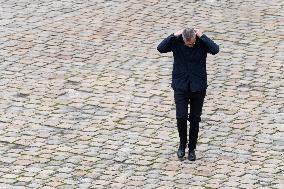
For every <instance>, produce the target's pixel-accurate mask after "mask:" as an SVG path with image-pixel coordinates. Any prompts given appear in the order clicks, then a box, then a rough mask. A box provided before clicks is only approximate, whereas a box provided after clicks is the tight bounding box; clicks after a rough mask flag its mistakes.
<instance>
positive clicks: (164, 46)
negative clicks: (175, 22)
mask: <svg viewBox="0 0 284 189" xmlns="http://www.w3.org/2000/svg"><path fill="white" fill-rule="evenodd" d="M175 39H176V37H175V36H174V34H173V33H172V34H171V35H169V36H168V37H167V38H165V39H164V40H163V41H162V42H161V43H160V44H159V45H158V47H157V50H158V51H159V52H160V53H167V52H171V51H172V50H173V41H174V40H175Z"/></svg>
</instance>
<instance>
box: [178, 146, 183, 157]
mask: <svg viewBox="0 0 284 189" xmlns="http://www.w3.org/2000/svg"><path fill="white" fill-rule="evenodd" d="M184 155H185V147H182V146H180V147H179V148H178V151H177V156H178V158H180V159H181V158H183V157H184Z"/></svg>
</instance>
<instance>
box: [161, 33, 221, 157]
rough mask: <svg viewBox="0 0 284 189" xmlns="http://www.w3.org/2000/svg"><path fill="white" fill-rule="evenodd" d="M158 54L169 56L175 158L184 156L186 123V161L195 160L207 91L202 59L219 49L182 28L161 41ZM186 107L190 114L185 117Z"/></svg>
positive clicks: (207, 39) (206, 39) (211, 42)
mask: <svg viewBox="0 0 284 189" xmlns="http://www.w3.org/2000/svg"><path fill="white" fill-rule="evenodd" d="M157 49H158V51H159V52H160V53H167V52H173V56H174V64H173V71H172V84H171V87H172V88H173V90H174V100H175V104H176V119H177V128H178V133H179V138H180V144H179V148H178V151H177V156H178V158H183V157H184V156H185V149H186V145H187V120H188V121H189V122H190V129H189V141H188V159H189V160H190V161H195V160H196V155H195V149H196V143H197V138H198V131H199V122H200V121H201V119H200V117H201V113H202V106H203V102H204V98H205V95H206V89H207V86H208V85H207V72H206V57H207V53H210V54H212V55H215V54H217V53H218V52H219V46H218V45H217V44H216V43H214V42H213V41H212V40H211V39H210V38H208V37H207V36H206V35H205V34H202V32H201V31H200V30H198V29H193V28H185V29H183V30H180V31H177V32H175V33H173V34H171V35H170V36H168V37H167V38H165V39H164V40H163V41H162V42H161V43H160V44H159V45H158V47H157ZM188 105H190V113H189V114H188Z"/></svg>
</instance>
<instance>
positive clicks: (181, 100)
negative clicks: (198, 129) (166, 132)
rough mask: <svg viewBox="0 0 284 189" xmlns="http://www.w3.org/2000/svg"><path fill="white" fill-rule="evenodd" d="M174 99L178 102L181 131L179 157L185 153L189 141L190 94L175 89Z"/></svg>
mask: <svg viewBox="0 0 284 189" xmlns="http://www.w3.org/2000/svg"><path fill="white" fill-rule="evenodd" d="M174 99H175V104H176V119H177V128H178V133H179V139H180V145H179V149H178V152H177V155H178V157H179V158H182V157H183V156H184V155H185V148H186V143H187V115H188V102H189V99H188V96H187V94H186V93H184V92H179V91H174Z"/></svg>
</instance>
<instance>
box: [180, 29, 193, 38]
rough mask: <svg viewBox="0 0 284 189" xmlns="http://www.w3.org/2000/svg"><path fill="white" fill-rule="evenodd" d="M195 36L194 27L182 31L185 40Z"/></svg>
mask: <svg viewBox="0 0 284 189" xmlns="http://www.w3.org/2000/svg"><path fill="white" fill-rule="evenodd" d="M193 37H195V31H194V29H193V28H185V29H184V30H183V32H182V38H183V40H188V39H191V38H193Z"/></svg>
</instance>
